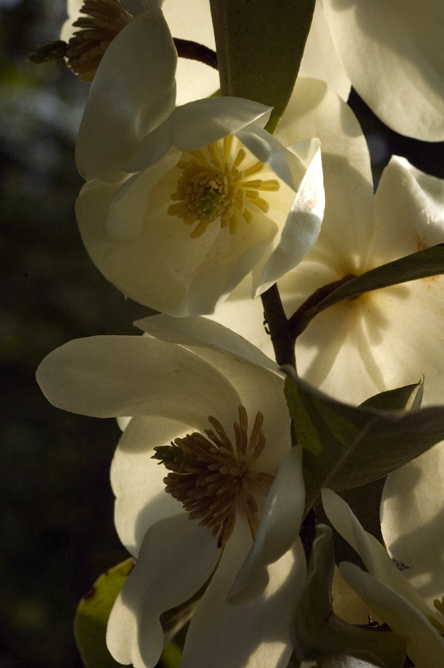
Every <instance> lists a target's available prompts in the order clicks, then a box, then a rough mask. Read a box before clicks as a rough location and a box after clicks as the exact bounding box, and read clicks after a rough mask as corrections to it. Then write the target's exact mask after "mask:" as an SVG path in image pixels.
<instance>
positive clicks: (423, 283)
mask: <svg viewBox="0 0 444 668" xmlns="http://www.w3.org/2000/svg"><path fill="white" fill-rule="evenodd" d="M310 98H311V99H313V100H316V99H318V98H320V99H321V100H322V102H321V104H318V107H317V109H316V110H315V112H314V113H312V114H310V115H308V114H306V113H305V110H304V108H302V110H301V109H300V107H301V106H302V105H301V103H300V100H301V99H304V104H305V103H306V101H307V99H310ZM288 111H289V113H290V117H291V118H292V119H293V122H292V126H291V132H292V136H294V133H295V131H296V136H297V138H298V139H301V138H302V137H305V136H306V135H307V133H313V134H315V135H316V136H318V137H320V139H321V143H322V162H323V171H324V185H325V194H326V205H325V215H324V220H323V223H322V230H321V233H320V235H319V239H318V241H317V243H316V244H315V246H314V248H313V249H312V251H311V252H310V253H309V254H308V255H307V257H306V258H305V259H304V260H303V262H301V263H300V264H299V265H298V266H297V267H296V268H295V269H294V270H292V271H290V272H289V273H288V274H287V275H286V276H284V277H283V278H282V279H281V280H279V281H278V286H279V290H280V293H281V296H282V300H283V304H284V308H285V311H286V313H287V315H288V316H290V315H292V314H293V313H294V312H295V311H296V309H297V308H298V307H299V306H300V305H301V304H302V303H303V302H304V301H305V300H306V299H307V298H308V297H309V296H310V295H312V294H313V293H314V292H315V290H317V289H318V288H320V287H322V286H325V285H328V284H330V283H332V282H334V281H338V280H341V279H342V278H344V277H345V276H346V275H348V274H354V275H359V274H362V273H363V272H365V271H368V270H370V269H373V268H374V267H377V266H379V265H382V264H384V263H388V262H390V261H392V260H396V259H398V258H400V257H402V256H404V255H408V254H410V253H414V252H416V251H419V250H423V249H425V248H428V247H429V246H433V245H434V244H438V243H441V242H443V241H444V182H443V181H442V180H441V179H438V178H435V177H432V176H428V175H427V174H424V173H423V172H421V171H419V170H418V169H416V168H415V167H413V166H412V165H410V164H409V163H408V162H407V160H405V159H403V158H398V157H394V158H392V160H391V161H390V163H389V165H388V166H387V167H386V169H385V170H384V172H383V175H382V178H381V180H380V183H379V186H378V189H377V192H376V195H374V194H373V183H372V177H371V171H370V159H369V154H368V150H367V147H366V143H365V139H364V136H363V135H362V132H361V130H360V128H359V125H358V123H357V121H356V119H355V118H354V116H353V113H352V112H351V110H350V109H349V108H348V107H347V106H346V105H345V104H344V103H342V102H340V100H339V99H338V98H337V97H336V96H335V95H334V93H332V92H331V91H330V92H328V93H326V92H325V85H324V84H321V83H320V82H318V84H317V90H316V86H315V82H313V81H312V82H310V84H308V83H307V82H305V81H304V80H299V81H298V83H297V85H296V89H295V95H294V96H293V98H292V101H291V102H290V108H289V110H288ZM287 118H288V116H287V115H286V116H284V118H283V119H282V126H281V127H280V128H279V131H278V135H277V136H278V137H279V138H280V139H281V141H283V142H284V143H285V140H286V136H287V133H288V131H289V128H287V125H286V123H287V121H286V119H287ZM298 123H299V131H297V124H298ZM335 131H336V132H335ZM279 132H280V133H281V134H279ZM443 287H444V278H443V277H442V276H436V277H433V278H425V279H421V280H416V281H412V282H409V283H405V284H403V285H400V286H395V287H392V288H385V289H383V290H376V291H374V292H369V293H366V294H364V295H362V296H360V297H357V298H355V299H352V300H346V301H343V302H341V303H339V304H337V305H336V306H333V307H332V308H329V309H327V310H325V311H324V312H322V313H321V314H319V315H317V316H316V317H315V318H314V320H313V321H312V322H311V323H310V324H309V326H308V328H307V329H306V330H305V332H304V333H303V334H302V335H301V336H300V337H299V339H298V342H297V345H296V361H297V366H298V371H299V373H300V374H301V376H303V377H304V379H305V380H307V381H308V382H309V383H311V384H313V385H315V386H316V387H320V388H321V389H322V390H323V391H325V392H327V393H329V394H332V395H333V396H335V397H336V398H338V399H340V400H342V401H346V402H350V403H355V404H356V403H360V402H362V401H364V400H365V399H367V398H368V397H369V396H371V395H373V394H375V393H377V392H381V391H384V390H387V389H392V388H395V387H399V386H402V385H407V384H410V383H415V382H417V381H418V379H419V378H420V376H421V374H425V377H426V382H425V402H426V403H431V402H433V401H434V402H437V401H438V402H439V401H440V400H441V398H442V396H443V385H442V377H443V372H444V359H443V355H442V346H443V341H444V339H443V331H444V311H443V309H442V293H443ZM248 289H249V288H248V285H245V282H244V284H241V286H239V288H238V289H237V290H236V291H235V292H234V293H233V294H232V295H231V297H230V299H229V300H228V301H227V302H225V304H223V305H222V306H221V307H219V309H218V311H217V312H216V315H215V318H216V319H217V320H218V321H219V322H222V323H223V324H225V325H226V326H228V327H230V328H232V329H234V330H236V331H238V332H239V333H240V334H242V336H244V337H245V338H248V339H249V340H250V341H252V342H254V343H255V345H257V346H258V347H260V348H261V349H262V350H264V351H265V352H267V354H268V355H270V357H272V356H273V352H272V348H271V343H270V340H269V337H268V336H267V335H266V333H265V331H264V330H263V328H261V327H260V324H261V323H262V319H263V315H262V306H261V304H260V302H259V301H258V300H255V301H252V300H249V299H248V294H247V293H248Z"/></svg>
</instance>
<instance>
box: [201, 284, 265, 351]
mask: <svg viewBox="0 0 444 668" xmlns="http://www.w3.org/2000/svg"><path fill="white" fill-rule="evenodd" d="M207 318H208V319H210V320H214V321H215V322H218V323H220V324H221V325H223V326H224V327H227V328H228V329H231V330H233V331H234V332H237V333H238V334H240V335H241V336H242V337H243V338H244V339H246V340H247V341H250V343H252V344H253V345H254V346H256V348H258V349H259V350H260V351H262V353H264V354H265V355H267V356H268V358H270V359H273V360H274V353H273V346H272V344H271V339H270V336H269V334H267V332H266V329H265V327H266V323H265V320H264V309H263V306H262V301H261V299H260V298H259V297H257V298H256V299H251V277H250V276H247V277H246V278H245V279H244V280H243V281H241V282H240V283H239V285H238V286H237V288H235V289H234V290H233V292H232V293H231V294H230V295H229V297H228V298H227V299H226V300H225V301H224V302H223V304H219V305H218V306H217V308H216V311H215V312H214V314H212V315H210V316H207Z"/></svg>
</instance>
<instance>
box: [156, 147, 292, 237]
mask: <svg viewBox="0 0 444 668" xmlns="http://www.w3.org/2000/svg"><path fill="white" fill-rule="evenodd" d="M234 141H236V144H237V145H239V146H240V147H238V148H237V151H235V150H233V145H234ZM246 156H247V152H246V150H245V149H244V148H243V146H242V144H241V142H239V140H235V138H234V137H233V135H228V136H227V137H224V138H223V139H221V140H220V141H217V142H214V143H213V144H209V145H208V146H205V147H204V148H202V149H198V150H196V151H190V152H188V153H183V154H182V157H181V159H180V160H179V162H178V164H177V166H178V167H179V168H180V169H181V170H182V175H181V176H180V177H179V179H178V181H177V190H176V192H175V193H174V194H173V195H172V196H171V199H172V200H173V201H174V202H177V204H172V205H171V206H170V207H169V208H168V213H169V214H170V215H172V216H177V217H178V218H181V219H182V220H183V222H184V223H185V224H186V225H196V223H197V226H196V227H195V228H194V230H193V231H192V233H191V237H192V238H197V237H200V236H202V234H204V232H205V231H206V229H207V227H208V225H209V224H210V223H212V222H214V221H215V220H218V219H220V226H221V228H222V229H223V228H226V227H228V229H229V231H230V234H234V233H235V232H236V230H237V229H238V227H239V225H240V224H241V223H242V222H244V221H245V222H246V223H250V222H251V219H252V217H253V214H252V212H251V210H250V209H249V208H248V204H253V205H254V206H256V207H257V208H258V209H259V210H260V211H262V212H263V213H267V211H268V209H269V207H270V205H269V203H268V202H267V201H266V200H265V199H263V198H262V197H260V196H259V191H276V190H279V188H280V183H279V181H278V180H277V179H268V180H262V179H253V180H249V179H250V177H251V176H253V175H255V174H258V173H259V172H261V171H262V170H263V169H264V167H265V164H264V163H263V162H260V161H259V160H258V161H255V162H254V163H253V164H252V165H250V167H248V168H246V169H243V170H242V169H240V165H241V164H242V163H243V162H244V160H245V158H246Z"/></svg>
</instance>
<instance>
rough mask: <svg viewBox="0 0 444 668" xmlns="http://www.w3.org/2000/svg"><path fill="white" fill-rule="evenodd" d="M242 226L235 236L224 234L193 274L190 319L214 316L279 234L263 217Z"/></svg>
mask: <svg viewBox="0 0 444 668" xmlns="http://www.w3.org/2000/svg"><path fill="white" fill-rule="evenodd" d="M241 223H243V225H242V229H238V230H236V232H235V234H227V233H226V230H221V232H220V233H219V235H218V237H217V238H216V240H215V243H213V245H212V247H211V248H210V249H209V251H208V252H207V253H206V254H205V256H204V257H203V259H202V262H201V264H200V266H199V267H197V268H196V270H195V271H194V272H193V275H192V276H191V281H190V286H189V295H188V297H187V302H188V310H189V313H190V315H203V314H206V313H213V312H214V310H215V308H216V306H217V304H218V303H220V302H221V301H223V300H224V298H226V297H227V296H228V295H229V294H230V292H231V291H232V290H233V289H234V288H235V287H236V286H237V285H238V284H239V283H240V281H241V280H242V279H243V278H245V276H246V275H247V274H248V273H249V272H250V271H252V270H253V269H254V268H255V267H256V265H257V264H258V262H259V261H260V260H261V259H262V258H263V257H264V255H265V254H266V253H267V251H268V250H269V248H270V246H271V244H272V241H273V239H274V238H275V236H276V233H277V231H278V228H277V225H276V224H275V223H274V221H273V220H271V219H270V218H268V217H267V216H264V215H261V214H253V218H252V220H251V222H250V224H249V225H246V224H245V223H244V221H243V220H242V221H241ZM192 241H193V240H192ZM163 310H165V309H163Z"/></svg>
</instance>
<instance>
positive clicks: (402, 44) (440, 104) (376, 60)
mask: <svg viewBox="0 0 444 668" xmlns="http://www.w3.org/2000/svg"><path fill="white" fill-rule="evenodd" d="M322 4H323V7H324V11H325V14H326V17H327V21H328V24H329V27H330V30H331V33H332V36H333V41H334V44H335V47H336V51H337V53H338V55H339V58H340V59H341V61H342V63H343V65H344V67H345V70H346V72H347V75H348V77H349V78H350V80H351V82H352V84H353V86H354V87H355V88H356V90H357V91H358V93H359V95H360V96H361V97H362V98H363V99H364V100H365V102H366V103H367V104H368V105H369V106H370V108H371V109H372V110H373V111H374V112H375V114H376V115H377V116H378V117H379V118H380V119H381V120H382V121H383V122H384V123H385V124H386V125H388V126H389V127H391V128H392V129H393V130H396V131H397V132H400V133H401V134H405V135H407V136H409V137H415V138H416V139H422V140H425V141H440V140H443V139H444V95H443V91H444V87H443V86H444V84H443V80H444V78H443V74H444V54H443V50H442V34H443V31H444V12H443V10H442V3H441V1H440V0H430V1H429V2H427V8H426V11H424V9H423V6H422V5H421V4H420V3H418V2H416V0H407V1H406V0H391V1H390V2H387V1H386V0H374V1H372V2H368V1H367V0H354V1H353V2H350V1H349V0H341V1H340V2H338V1H337V0H323V3H322Z"/></svg>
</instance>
